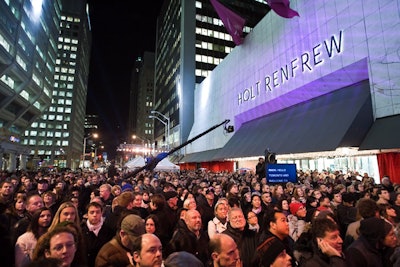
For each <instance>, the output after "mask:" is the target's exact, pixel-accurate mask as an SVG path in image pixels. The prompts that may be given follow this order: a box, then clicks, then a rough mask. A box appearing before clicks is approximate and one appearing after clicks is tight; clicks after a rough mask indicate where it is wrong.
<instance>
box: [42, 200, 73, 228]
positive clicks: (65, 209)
mask: <svg viewBox="0 0 400 267" xmlns="http://www.w3.org/2000/svg"><path fill="white" fill-rule="evenodd" d="M64 221H69V222H73V223H75V224H76V225H77V226H78V227H80V220H79V216H78V211H77V209H76V207H75V206H74V204H73V203H71V202H64V203H62V204H61V205H60V207H59V208H58V210H57V212H56V214H55V215H54V218H53V221H52V223H51V225H50V228H49V232H51V231H52V230H53V229H54V228H55V227H56V226H57V225H58V224H59V223H61V222H64Z"/></svg>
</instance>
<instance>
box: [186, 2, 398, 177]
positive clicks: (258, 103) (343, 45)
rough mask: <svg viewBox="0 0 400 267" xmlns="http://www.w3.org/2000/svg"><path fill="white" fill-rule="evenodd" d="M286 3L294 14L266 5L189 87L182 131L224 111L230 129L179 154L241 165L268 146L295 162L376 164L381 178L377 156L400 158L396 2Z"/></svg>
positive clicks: (220, 116) (204, 124)
mask: <svg viewBox="0 0 400 267" xmlns="http://www.w3.org/2000/svg"><path fill="white" fill-rule="evenodd" d="M291 7H292V8H293V9H295V10H297V11H298V12H299V14H300V17H295V18H292V19H285V18H282V17H279V16H278V15H276V14H275V13H273V12H270V13H268V14H267V15H266V16H265V17H264V18H263V20H262V21H261V22H260V23H259V24H258V25H257V26H256V27H255V28H254V30H253V32H252V33H250V34H249V35H248V36H247V37H246V39H245V41H244V43H243V44H242V45H240V46H238V47H236V48H235V49H234V50H233V51H232V52H231V53H230V54H229V55H228V56H227V57H226V58H225V59H224V61H223V62H222V63H221V64H220V65H219V66H218V67H217V68H216V69H215V70H214V71H213V72H212V73H211V75H210V76H209V77H208V78H207V79H205V80H204V81H203V82H202V83H201V84H200V85H199V86H198V88H196V91H195V103H194V107H195V112H194V113H195V119H194V125H193V127H192V131H191V134H190V136H195V135H196V134H199V133H200V132H202V131H204V130H205V129H207V128H209V127H210V126H211V125H213V124H216V123H218V122H220V121H223V120H224V119H230V120H231V123H232V124H234V128H235V132H234V133H233V134H227V133H225V132H221V131H214V132H212V133H210V134H208V135H207V136H204V137H202V138H201V139H199V140H197V141H195V142H193V143H192V144H190V145H188V146H187V147H186V148H185V150H186V151H185V157H184V158H183V160H182V162H183V163H185V164H191V163H197V164H198V163H199V162H200V163H201V162H213V161H214V162H215V161H226V160H232V161H236V162H237V163H236V167H242V166H245V165H246V160H250V161H252V162H254V160H255V159H256V158H257V157H259V156H263V155H264V151H265V150H266V149H270V150H272V151H274V152H275V153H277V155H278V160H282V161H286V162H290V161H291V162H296V163H297V164H298V165H299V166H300V167H302V168H307V167H308V168H310V169H314V168H318V169H322V165H324V167H325V168H326V166H328V167H329V166H330V167H332V168H333V169H334V168H341V169H342V170H346V168H347V169H349V170H350V169H351V168H353V167H354V168H357V167H360V166H361V165H364V166H367V165H368V168H369V167H370V166H374V165H377V166H378V165H379V173H378V171H377V170H376V168H373V169H375V170H373V171H372V175H375V176H376V175H380V176H382V172H384V171H388V170H387V169H382V168H383V166H382V164H381V163H379V162H380V161H382V159H384V160H386V161H388V160H389V161H394V162H398V161H399V160H400V157H399V155H400V154H399V152H400V139H399V138H398V137H397V136H398V134H399V132H400V95H399V94H398V88H399V87H400V76H399V75H398V73H397V72H398V71H397V70H398V69H399V67H400V59H399V56H398V52H397V51H399V48H400V36H399V35H398V34H396V33H397V32H398V30H400V23H399V22H400V20H399V15H398V14H399V11H400V10H399V7H398V5H397V3H396V2H393V1H383V0H378V1H374V2H365V1H361V0H357V1H351V2H344V1H339V2H337V1H336V2H335V1H294V0H293V1H291ZM346 149H348V151H352V152H351V154H346V153H344V152H343V151H345V150H346ZM346 151H347V150H346ZM387 155H390V157H387ZM349 157H350V158H352V160H350V161H348V164H347V166H345V167H344V165H345V164H344V163H343V162H344V161H345V160H341V159H342V158H343V159H346V158H349ZM360 157H362V158H360ZM335 158H336V159H337V160H333V161H332V160H331V161H329V159H335ZM374 158H375V160H373V159H374ZM371 159H372V161H373V162H371ZM323 161H326V162H328V163H326V164H322V162H323ZM329 162H330V163H329ZM332 162H333V163H332ZM340 162H342V163H340ZM357 162H364V163H363V164H361V165H360V164H359V163H357ZM377 163H379V164H377ZM319 165H321V166H319ZM332 165H333V166H332ZM360 168H363V170H365V168H364V167H360ZM360 171H361V170H360ZM391 171H393V170H391ZM370 172H371V171H370ZM397 173H398V172H397ZM385 174H389V173H385ZM397 175H398V174H397ZM392 178H394V179H396V180H399V181H400V177H392Z"/></svg>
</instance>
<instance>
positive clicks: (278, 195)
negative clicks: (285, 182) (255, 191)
mask: <svg viewBox="0 0 400 267" xmlns="http://www.w3.org/2000/svg"><path fill="white" fill-rule="evenodd" d="M284 198H285V199H286V198H287V197H286V195H285V191H284V190H283V186H282V185H280V184H278V185H276V186H274V189H273V191H272V203H273V204H276V203H278V201H279V200H281V199H284Z"/></svg>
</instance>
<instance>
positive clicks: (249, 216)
mask: <svg viewBox="0 0 400 267" xmlns="http://www.w3.org/2000/svg"><path fill="white" fill-rule="evenodd" d="M246 221H247V224H248V226H249V229H250V230H252V231H255V232H256V233H258V232H259V231H260V224H259V223H258V217H257V215H256V214H255V213H254V212H253V211H251V210H250V211H247V212H246Z"/></svg>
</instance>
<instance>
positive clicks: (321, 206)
mask: <svg viewBox="0 0 400 267" xmlns="http://www.w3.org/2000/svg"><path fill="white" fill-rule="evenodd" d="M317 210H319V211H323V210H329V211H330V212H333V210H332V208H331V200H330V198H329V196H328V195H327V194H322V195H321V197H320V198H319V202H318V207H317Z"/></svg>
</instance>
